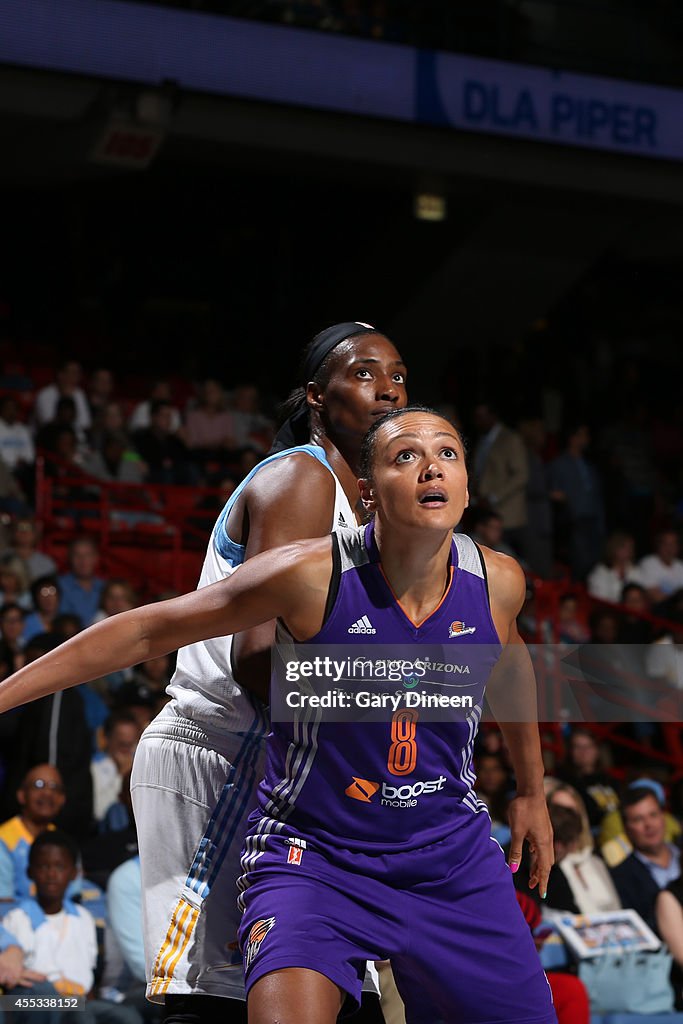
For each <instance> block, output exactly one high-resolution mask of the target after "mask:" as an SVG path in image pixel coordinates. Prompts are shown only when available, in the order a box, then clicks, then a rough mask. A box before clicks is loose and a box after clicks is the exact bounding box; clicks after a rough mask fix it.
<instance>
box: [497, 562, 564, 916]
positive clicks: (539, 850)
mask: <svg viewBox="0 0 683 1024" xmlns="http://www.w3.org/2000/svg"><path fill="white" fill-rule="evenodd" d="M484 554H485V560H486V567H487V571H488V577H489V588H490V593H491V611H492V614H493V619H494V623H495V625H496V628H497V630H498V635H499V637H500V640H501V643H502V644H503V652H502V654H501V657H500V659H499V661H498V663H497V665H496V667H495V669H494V671H493V672H492V674H491V678H490V679H489V682H488V684H487V687H486V696H487V699H488V702H489V706H490V708H491V710H492V712H493V714H494V716H495V718H496V721H497V722H498V725H499V726H500V730H501V732H502V734H503V738H504V740H505V744H506V746H507V748H508V750H509V752H510V758H511V760H512V766H513V770H514V773H515V779H516V783H517V795H516V796H515V798H514V799H513V800H512V801H511V803H510V808H509V812H508V813H509V824H510V830H511V839H510V855H509V863H510V867H511V868H512V870H513V871H516V870H517V867H518V866H519V864H520V861H521V858H522V846H523V843H524V840H525V839H526V840H527V842H528V843H529V851H530V854H531V864H530V872H529V886H530V887H531V888H533V887H534V886H536V885H537V886H538V889H539V892H540V893H541V896H543V897H544V896H545V894H546V891H547V888H548V875H549V873H550V868H551V867H552V864H553V860H554V855H553V838H552V828H551V825H550V817H549V815H548V807H547V804H546V799H545V792H544V789H543V775H544V767H543V758H542V754H541V740H540V736H539V731H538V718H537V710H538V706H537V695H536V679H535V675H534V669H533V665H532V663H531V658H530V656H529V652H528V650H527V647H526V644H525V643H524V641H523V640H522V638H521V636H520V635H519V630H518V629H517V616H518V615H519V613H520V611H521V608H522V605H523V603H524V596H525V593H526V581H525V578H524V573H523V572H522V570H521V568H520V567H519V565H518V564H517V562H515V560H514V559H512V558H509V557H508V556H507V555H502V554H500V553H498V552H494V551H489V550H488V549H484Z"/></svg>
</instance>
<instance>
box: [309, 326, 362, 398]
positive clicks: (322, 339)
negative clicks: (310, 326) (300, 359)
mask: <svg viewBox="0 0 683 1024" xmlns="http://www.w3.org/2000/svg"><path fill="white" fill-rule="evenodd" d="M357 334H379V331H378V330H377V329H376V328H375V327H372V326H371V325H370V324H361V323H357V322H355V321H348V322H347V323H345V324H333V326H332V327H326V328H325V330H324V331H321V332H320V334H316V336H315V338H314V339H313V341H312V342H311V347H310V349H309V352H308V354H307V356H306V359H305V360H304V365H303V367H302V370H303V377H304V380H303V381H302V383H303V386H304V387H306V385H307V384H308V382H309V380H312V379H313V377H314V376H315V374H316V373H317V371H318V370H319V369H320V367H321V366H322V363H323V360H324V359H325V357H326V356H327V355H329V353H330V352H331V351H332V349H333V348H336V347H337V345H339V344H340V343H341V342H342V341H346V339H347V338H353V337H355V336H356V335H357Z"/></svg>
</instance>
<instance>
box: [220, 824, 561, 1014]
mask: <svg viewBox="0 0 683 1024" xmlns="http://www.w3.org/2000/svg"><path fill="white" fill-rule="evenodd" d="M490 827H491V823H490V820H489V818H488V816H487V815H486V814H483V813H480V814H476V815H473V816H472V819H471V820H470V821H468V822H467V824H465V825H463V826H462V827H461V828H459V829H458V830H457V831H455V832H453V833H452V834H451V835H450V836H448V837H447V838H446V839H444V840H442V841H441V842H438V843H434V844H433V845H431V846H427V847H424V848H421V849H417V850H412V851H407V852H400V853H390V854H379V853H378V854H367V855H364V854H363V855H357V854H351V853H349V852H348V851H343V850H341V849H335V850H334V851H332V850H329V849H326V850H322V849H321V848H319V847H316V844H315V843H313V842H307V843H306V845H305V847H304V846H303V845H302V839H301V838H300V837H296V836H288V835H287V833H286V831H284V830H283V831H282V832H281V833H280V834H278V835H269V836H268V838H267V839H265V838H263V835H262V836H261V844H260V846H259V849H260V851H262V852H260V853H259V855H258V857H256V858H251V859H250V864H249V873H248V875H247V877H246V882H247V888H246V891H245V892H244V896H243V901H244V906H245V911H244V916H243V919H242V924H241V926H240V947H241V949H242V953H243V957H244V968H245V978H246V986H247V991H249V989H250V988H251V986H252V985H254V983H255V982H257V981H258V980H259V978H262V977H263V976H264V975H265V974H269V973H271V972H272V971H277V970H280V969H283V968H286V967H304V968H309V969H310V970H314V971H317V972H319V973H320V974H323V975H325V977H327V978H329V979H330V981H332V982H333V983H334V984H336V985H338V986H339V988H340V989H342V990H343V991H344V992H346V993H347V996H348V997H349V998H347V1001H346V1005H345V1010H347V1011H348V1010H353V1009H355V1007H356V1006H357V1005H358V1003H359V1002H360V994H361V987H362V981H363V977H364V974H365V962H366V960H386V959H389V960H391V965H392V968H393V972H394V977H395V979H396V984H397V986H398V990H399V992H400V994H401V997H402V999H403V1001H404V1003H405V1007H406V1019H407V1021H408V1024H438V1022H444V1024H494V1022H495V1024H503V1022H505V1024H556V1022H557V1017H556V1015H555V1010H554V1008H553V1004H552V996H551V993H550V986H549V985H548V982H547V979H546V976H545V973H544V971H543V969H542V967H541V964H540V960H539V956H538V953H537V951H536V947H535V945H534V942H533V939H532V936H531V932H530V930H529V926H528V924H527V922H526V921H525V919H524V916H523V914H522V911H521V909H520V907H519V904H518V902H517V898H516V896H515V890H514V886H513V883H512V878H511V875H510V869H509V868H508V866H507V864H506V862H505V857H504V855H503V852H502V850H501V849H500V847H499V846H498V844H497V843H496V842H495V840H493V839H491V837H490ZM250 831H251V834H252V835H253V832H254V830H250Z"/></svg>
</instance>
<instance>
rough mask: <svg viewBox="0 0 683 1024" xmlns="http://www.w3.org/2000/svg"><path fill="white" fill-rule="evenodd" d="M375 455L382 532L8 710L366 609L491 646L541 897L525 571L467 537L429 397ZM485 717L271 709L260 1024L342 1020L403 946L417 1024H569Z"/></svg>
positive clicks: (393, 428) (284, 556)
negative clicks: (526, 888) (378, 967)
mask: <svg viewBox="0 0 683 1024" xmlns="http://www.w3.org/2000/svg"><path fill="white" fill-rule="evenodd" d="M362 464H363V465H364V467H365V470H364V478H363V479H362V480H361V481H360V488H361V495H362V499H363V503H364V505H365V507H366V509H367V510H368V511H369V512H371V513H372V521H371V522H370V524H369V525H368V526H366V527H363V528H359V529H358V530H357V531H356V532H355V533H347V532H346V531H345V532H344V533H340V534H339V535H332V536H331V537H327V538H324V539H320V540H312V541H302V542H298V543H295V544H291V545H288V546H286V547H284V548H279V549H276V550H274V551H270V552H268V553H267V554H263V555H257V556H255V557H254V558H253V559H251V560H250V561H249V562H248V563H246V564H245V565H244V566H243V567H241V569H240V571H239V572H236V573H234V574H233V575H232V576H231V577H230V578H229V579H228V580H225V581H222V582H220V583H217V584H215V585H213V586H210V587H206V588H204V589H203V590H200V591H196V592H195V593H193V594H191V595H186V596H183V597H179V598H175V599H173V600H171V601H166V602H162V603H158V604H154V605H149V606H145V607H142V608H137V609H135V610H133V611H130V612H124V613H122V614H121V615H118V616H115V617H113V618H111V619H107V620H104V621H102V622H100V623H98V624H96V625H95V626H92V627H90V628H89V629H87V630H85V631H84V632H82V633H80V634H78V635H77V636H76V637H74V638H73V639H71V640H69V641H67V643H65V644H64V645H62V647H60V648H59V649H58V650H56V651H54V652H51V653H50V654H47V655H45V656H43V657H42V658H40V659H38V660H37V661H35V662H33V663H32V664H31V665H29V666H26V667H25V668H23V669H21V670H20V671H19V672H17V673H15V675H14V676H11V677H9V679H7V680H4V681H3V682H2V683H0V711H1V710H5V709H6V708H8V707H12V706H14V705H16V704H18V703H21V702H23V701H25V700H27V699H34V698H36V697H39V696H42V695H44V694H47V693H50V692H53V691H54V690H55V689H57V688H59V687H62V686H64V685H65V683H66V684H67V685H68V684H71V685H73V684H76V683H81V682H85V681H87V680H89V679H92V678H96V677H98V676H100V675H103V674H106V673H108V672H112V671H115V670H116V669H119V668H122V667H124V666H127V665H129V664H132V663H134V662H135V661H144V660H147V659H149V658H151V657H155V656H157V655H159V654H161V653H162V652H164V651H167V650H171V649H174V648H175V647H176V646H177V644H178V642H180V643H183V644H186V643H191V642H196V641H197V640H199V639H201V638H205V637H210V636H216V635H220V634H223V633H227V632H230V633H233V632H237V631H240V630H244V629H247V628H249V627H251V626H253V625H255V624H256V623H257V622H260V621H267V620H271V619H278V620H280V623H281V629H282V631H283V638H286V636H288V637H291V638H294V639H295V640H296V641H297V642H298V643H304V644H305V643H311V644H318V643H339V642H343V640H344V638H346V641H347V642H348V635H349V633H348V630H349V627H350V626H351V625H353V624H354V623H357V622H359V621H362V622H363V623H364V624H365V623H366V620H367V621H369V622H370V624H371V625H370V627H369V628H371V629H375V630H376V633H374V634H371V633H370V634H366V635H365V636H364V641H365V640H367V639H368V636H370V637H375V638H377V639H376V642H378V643H381V642H382V640H383V641H384V642H386V643H389V644H397V643H399V644H404V643H413V644H415V645H418V644H421V643H425V642H426V643H434V642H437V643H439V644H440V645H446V646H447V645H449V644H453V645H455V644H458V645H459V644H462V643H465V644H472V646H473V650H474V637H475V635H476V634H477V633H478V634H479V636H480V640H479V642H480V643H481V642H482V641H483V642H484V644H485V646H484V648H483V651H484V652H485V653H484V657H485V658H486V657H488V658H489V659H490V664H489V666H488V667H489V668H491V669H492V672H491V677H490V680H489V684H488V689H487V697H488V700H489V703H490V705H491V707H492V709H493V711H494V713H495V714H498V711H499V709H500V708H502V707H505V708H506V716H509V717H507V720H500V725H501V729H502V730H503V733H504V736H505V740H506V743H507V745H508V748H509V751H510V755H511V757H512V761H513V766H514V770H515V775H516V779H517V796H516V798H515V799H514V800H513V802H512V804H511V809H510V822H511V831H512V838H511V847H510V848H511V854H510V867H514V864H515V863H519V859H520V857H521V851H522V843H523V840H524V839H527V840H528V842H529V847H530V854H531V869H530V883H531V885H538V886H539V888H540V891H541V893H542V894H543V893H545V888H546V885H547V878H548V873H549V870H550V866H551V863H552V838H551V829H550V823H549V819H548V814H547V809H546V804H545V799H544V794H543V786H542V779H543V765H542V760H541V752H540V741H539V735H538V727H537V725H536V724H535V722H534V721H533V716H532V715H529V716H526V715H525V714H519V713H518V714H516V715H514V716H513V715H510V714H509V708H510V707H511V706H512V705H511V703H510V702H512V704H514V703H515V702H518V703H519V704H520V705H522V706H526V705H530V704H533V702H534V700H533V698H534V695H533V674H532V671H531V666H530V662H529V659H528V656H527V654H526V650H525V648H524V645H523V643H522V641H521V639H520V637H519V633H518V632H517V627H516V618H517V615H518V613H519V611H520V608H521V606H522V602H523V598H524V592H525V581H524V576H523V573H522V571H521V569H520V568H519V566H518V565H517V563H516V562H515V561H514V560H512V559H510V558H509V557H508V556H505V555H501V554H498V553H496V552H492V551H489V550H488V549H482V550H481V551H480V549H478V548H476V546H475V545H474V544H473V543H472V542H470V541H468V540H466V539H462V538H461V537H459V536H458V535H456V536H454V535H453V528H454V526H455V525H456V524H457V523H458V522H459V521H460V519H461V517H462V513H463V510H464V508H465V506H466V503H467V472H466V469H465V460H464V452H463V448H462V444H461V440H460V437H459V435H458V433H457V431H456V430H455V428H454V427H453V426H452V425H451V424H450V423H449V422H448V421H447V420H444V419H443V418H442V417H440V416H438V415H436V414H435V413H432V412H430V411H429V410H424V409H421V408H408V409H405V410H403V411H400V412H395V413H390V414H388V415H387V416H386V417H384V418H383V419H381V420H380V421H378V423H377V424H376V425H375V426H374V427H373V428H371V430H370V432H369V434H368V436H367V438H366V441H365V443H364V454H363V459H362ZM367 628H368V627H367V625H366V629H367ZM416 650H419V648H418V647H417V646H416ZM501 651H502V652H504V653H503V656H502V657H500V658H499V660H498V661H497V663H496V664H495V667H494V662H496V659H497V658H498V655H500V653H501ZM508 652H509V653H510V657H508ZM501 665H503V666H504V667H505V671H504V672H503V673H501V671H500V667H501ZM480 696H483V694H480ZM506 700H507V702H508V703H507V705H506V704H505V701H506ZM478 715H479V709H478V708H477V709H476V710H475V712H474V714H471V715H470V714H468V715H467V717H466V718H465V719H464V720H461V721H451V722H450V723H446V722H444V721H440V722H430V721H426V720H425V721H419V719H413V720H412V721H411V722H409V723H408V727H407V728H405V721H404V722H403V723H401V725H400V727H399V726H398V724H397V722H396V721H392V722H391V723H386V725H385V727H384V730H382V729H381V727H380V726H381V723H380V724H378V723H375V722H373V723H363V722H359V723H353V724H348V725H346V727H345V729H346V732H345V736H346V739H345V742H343V743H340V742H338V741H337V742H335V735H336V733H337V732H338V729H339V726H338V725H335V723H328V722H326V721H322V720H321V719H320V717H317V716H315V715H314V716H310V715H307V716H304V717H302V718H301V719H300V720H299V721H298V722H295V723H293V724H292V723H278V722H274V723H273V726H272V732H271V734H270V736H269V738H268V762H267V770H266V776H265V778H264V780H263V782H262V784H261V786H260V788H259V807H258V810H257V811H256V812H255V813H254V815H253V816H252V827H251V829H250V832H249V835H248V837H247V841H246V843H245V848H244V856H243V866H244V869H245V875H244V880H243V885H242V894H241V900H242V903H243V905H244V907H245V911H244V917H243V921H242V927H241V945H242V949H243V953H244V960H245V970H246V984H247V988H248V991H249V996H248V1006H249V1019H250V1024H271V1022H272V1021H273V1020H278V1021H279V1022H281V1024H334V1022H335V1020H336V1017H337V1014H338V1013H339V1011H340V1009H341V1008H342V1006H343V1004H344V1003H345V1001H347V1000H348V1001H349V1003H351V1004H352V1005H353V1004H354V1003H357V1002H358V1000H359V997H360V990H361V981H362V976H363V970H364V964H365V961H366V960H382V959H385V958H387V957H388V958H390V959H391V963H392V967H393V971H394V976H395V978H396V982H397V985H398V988H399V991H400V992H401V995H402V997H403V999H404V1002H405V1004H406V1019H407V1021H408V1022H409V1024H427V1022H429V1024H435V1022H437V1021H443V1022H447V1024H456V1022H457V1024H484V1022H487V1024H490V1022H500V1024H502V1022H505V1024H554V1022H555V1021H556V1016H555V1012H554V1009H553V1007H552V1000H551V996H550V990H549V987H548V985H547V981H546V979H545V975H544V973H543V971H542V969H541V966H540V962H539V959H538V954H537V953H536V950H535V947H534V944H533V940H532V937H531V934H530V932H529V929H528V926H527V924H526V922H525V920H524V918H523V915H522V913H521V910H520V909H519V906H518V903H517V899H516V896H515V892H514V888H513V885H512V879H511V877H510V871H509V868H508V866H507V865H506V864H505V860H504V857H503V854H502V852H501V850H500V847H498V845H497V844H496V843H495V842H494V841H493V840H492V839H491V836H490V822H489V820H488V817H487V815H486V813H485V811H484V810H483V809H482V808H481V807H480V806H479V805H478V803H477V801H476V798H475V796H474V793H473V791H472V782H473V781H474V776H473V773H472V768H471V754H472V743H473V740H474V736H475V733H476V728H477V724H478ZM399 748H400V750H399ZM392 769H393V772H392ZM397 771H399V772H400V773H401V774H400V783H401V786H402V787H406V789H407V788H410V789H411V792H412V793H414V794H416V795H415V801H413V799H408V800H406V801H405V803H408V804H409V805H410V806H409V807H408V808H406V807H398V808H397V807H395V806H393V805H394V803H395V802H396V801H393V800H392V799H391V796H392V793H393V789H391V788H389V789H388V790H385V788H384V787H385V785H387V786H389V787H391V786H392V785H393V781H395V780H394V779H393V773H395V772H397ZM356 782H358V783H361V790H362V791H364V795H365V797H366V799H358V796H357V794H355V791H354V788H353V786H354V783H356ZM363 784H364V785H363ZM349 791H350V792H349ZM385 792H386V793H388V795H389V798H388V799H387V800H383V799H382V798H381V797H380V794H384V793H385ZM398 802H399V803H401V801H400V800H399V801H398ZM292 850H294V851H295V852H294V855H292V852H291V851H292Z"/></svg>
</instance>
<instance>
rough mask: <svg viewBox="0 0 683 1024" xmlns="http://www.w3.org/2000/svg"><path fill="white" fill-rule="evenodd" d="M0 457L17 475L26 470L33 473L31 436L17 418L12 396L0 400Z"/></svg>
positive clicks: (15, 403)
mask: <svg viewBox="0 0 683 1024" xmlns="http://www.w3.org/2000/svg"><path fill="white" fill-rule="evenodd" d="M0 457H2V459H3V461H4V463H5V465H6V466H7V467H8V468H9V469H10V470H11V471H12V472H13V473H19V474H21V472H22V471H23V470H26V469H30V470H31V471H33V463H34V462H35V461H36V450H35V446H34V444H33V435H32V433H31V431H30V429H29V427H28V426H27V425H26V423H23V422H22V420H21V418H20V416H19V403H18V401H17V400H16V398H15V397H14V395H5V396H4V398H2V399H0ZM19 478H20V479H21V477H19Z"/></svg>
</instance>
